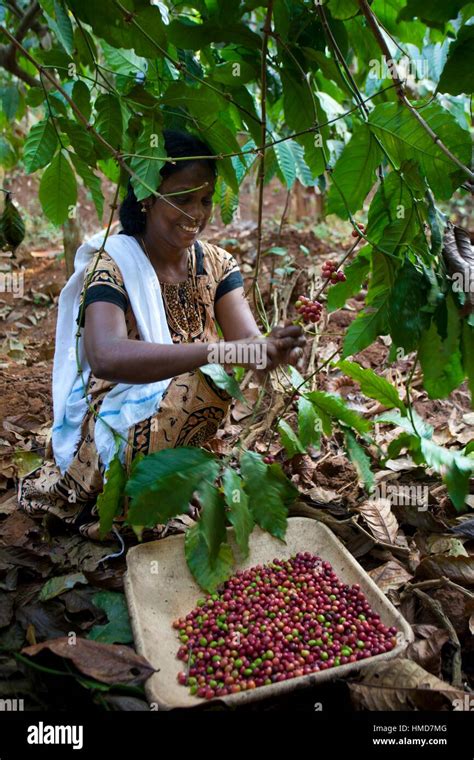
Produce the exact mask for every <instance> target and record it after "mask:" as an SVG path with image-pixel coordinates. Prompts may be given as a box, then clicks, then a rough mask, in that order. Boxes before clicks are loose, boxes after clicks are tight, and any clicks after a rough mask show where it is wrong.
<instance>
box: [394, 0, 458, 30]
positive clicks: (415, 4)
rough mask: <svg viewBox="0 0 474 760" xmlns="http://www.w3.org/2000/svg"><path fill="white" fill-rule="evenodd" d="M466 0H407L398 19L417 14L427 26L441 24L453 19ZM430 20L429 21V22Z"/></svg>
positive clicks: (412, 16) (410, 17)
mask: <svg viewBox="0 0 474 760" xmlns="http://www.w3.org/2000/svg"><path fill="white" fill-rule="evenodd" d="M464 5H466V0H443V2H442V3H440V2H438V0H428V1H427V0H407V2H406V5H405V7H404V8H402V10H401V11H400V13H399V16H398V18H399V19H412V18H414V17H415V16H417V17H418V18H419V19H420V20H421V21H424V22H425V23H427V24H428V25H429V26H433V25H440V24H441V25H443V24H444V23H445V22H446V21H449V20H450V19H455V18H456V16H457V15H458V13H459V11H460V10H461V8H462V7H463V6H464ZM430 22H431V23H430Z"/></svg>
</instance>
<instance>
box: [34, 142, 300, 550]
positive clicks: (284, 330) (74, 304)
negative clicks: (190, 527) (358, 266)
mask: <svg viewBox="0 0 474 760" xmlns="http://www.w3.org/2000/svg"><path fill="white" fill-rule="evenodd" d="M164 136H165V147H166V151H167V155H168V156H170V157H173V158H176V159H184V160H176V161H175V162H173V163H171V162H167V163H165V165H164V166H163V168H162V169H161V172H160V173H161V178H162V181H161V184H160V186H159V188H158V191H159V194H160V196H159V197H158V198H156V197H154V196H150V197H148V198H145V199H144V200H143V201H141V202H139V201H138V200H137V198H136V196H135V193H134V191H133V188H132V186H131V184H129V186H128V192H127V195H126V197H125V199H124V201H123V203H122V205H121V208H120V221H121V224H122V227H123V229H122V230H121V232H120V233H119V234H118V235H112V236H110V237H108V238H107V239H106V240H105V242H104V244H103V246H102V241H103V237H104V236H103V233H101V234H100V235H99V236H95V237H94V238H93V239H92V240H91V241H88V242H87V243H85V244H84V245H83V246H81V247H80V248H79V250H78V252H77V254H76V261H75V272H74V275H73V276H72V277H71V279H70V280H69V282H68V283H67V285H66V287H65V288H64V290H63V292H62V293H61V298H60V302H59V314H58V327H57V335H56V352H55V359H54V371H53V401H54V426H53V432H52V447H51V450H50V452H49V453H50V454H51V455H52V458H51V461H47V462H45V464H44V465H43V466H42V467H41V468H40V469H39V470H38V471H36V472H35V473H33V474H32V475H31V476H29V477H27V478H25V479H24V480H23V482H22V483H21V484H20V489H19V503H20V507H21V508H22V509H24V510H25V511H26V512H27V513H28V514H30V515H33V514H43V513H45V512H48V513H52V514H54V515H56V516H57V517H58V518H60V519H61V520H63V521H64V522H66V523H68V524H69V525H70V526H72V527H73V528H74V529H76V530H78V531H79V532H80V533H82V534H83V535H86V536H88V537H89V538H94V539H96V538H98V536H99V519H98V512H97V507H96V499H97V496H98V494H99V493H100V492H101V491H102V489H103V484H104V474H105V471H106V469H107V467H108V465H109V464H110V461H111V459H112V458H113V456H114V452H115V447H116V440H117V438H116V436H114V434H113V432H112V429H111V426H113V430H114V431H116V432H118V433H119V434H120V436H121V447H120V455H121V457H122V459H123V461H124V462H125V465H126V468H127V470H129V468H130V466H131V462H132V459H133V457H135V456H136V455H137V454H138V453H143V454H148V453H151V452H153V451H158V450H160V449H163V448H172V447H176V446H200V445H202V444H204V443H205V442H207V441H208V440H209V439H210V438H212V437H213V436H214V435H215V433H216V431H217V429H218V428H219V426H220V425H221V423H222V422H223V420H224V417H225V415H226V413H227V411H228V408H229V405H230V402H231V397H230V396H229V395H228V394H227V392H226V391H224V390H222V389H220V388H218V387H217V386H216V385H215V383H214V382H213V381H212V380H211V379H210V378H209V377H208V376H207V375H205V374H203V373H202V372H200V370H199V368H200V367H201V366H203V365H205V364H208V363H209V361H210V360H209V358H208V357H209V350H210V348H211V346H215V343H216V342H217V341H219V340H220V337H219V332H218V325H219V327H220V329H221V332H222V334H223V336H224V341H223V343H224V347H225V348H228V349H232V348H234V349H235V351H234V354H235V356H237V355H238V356H239V364H242V363H243V362H242V351H238V350H237V349H239V348H241V344H242V343H245V344H246V345H248V344H249V343H252V342H254V343H255V342H258V343H259V346H260V347H261V343H262V341H265V343H266V347H267V349H268V352H267V353H268V362H267V366H266V369H267V370H268V369H273V368H274V367H276V366H278V365H279V364H281V363H291V364H296V363H297V362H298V359H299V358H300V356H301V345H302V343H303V338H302V336H301V329H300V328H299V327H297V326H285V327H276V328H274V329H273V330H272V332H271V333H270V336H269V337H268V338H263V337H262V336H261V335H260V332H259V329H258V326H257V324H256V322H255V319H254V317H253V315H252V312H251V310H250V307H249V304H248V302H247V300H246V298H245V296H244V291H243V282H242V277H241V274H240V271H239V267H238V264H237V261H236V260H235V259H234V258H233V256H232V255H231V254H230V253H228V252H227V251H225V250H224V249H223V248H220V247H219V246H216V245H211V244H209V243H206V242H203V241H200V240H198V236H199V235H200V233H201V232H202V231H203V230H204V228H205V226H206V224H207V222H208V220H209V217H210V214H211V211H212V196H213V193H214V185H215V180H216V165H215V162H214V161H213V160H212V159H195V158H193V157H194V156H207V155H210V154H211V151H210V149H209V147H208V146H207V145H205V144H204V143H202V142H201V141H200V140H198V139H196V138H195V137H193V136H191V135H187V134H183V133H177V132H170V131H165V133H164ZM102 248H103V249H105V250H102ZM98 249H99V250H101V252H100V255H99V258H98V256H97V250H98ZM82 302H84V309H81V308H80V305H81V303H82ZM81 315H82V316H83V319H82V321H81V320H80V317H81ZM78 325H79V329H80V331H81V333H80V335H81V337H80V340H79V356H80V359H81V368H82V378H83V380H84V383H83V382H82V381H81V379H79V380H78V376H77V371H76V367H75V361H74V360H75V334H76V332H77V326H78ZM226 355H227V356H229V355H232V350H230V352H229V351H228V352H227V353H226ZM235 363H237V362H235ZM244 366H247V367H250V368H255V365H254V364H253V363H252V361H249V362H247V363H246V364H245V363H244ZM53 458H54V461H53ZM165 529H166V526H158V527H157V529H156V531H155V532H157V533H158V534H159V535H160V534H161V533H162V532H163V531H164V530H165Z"/></svg>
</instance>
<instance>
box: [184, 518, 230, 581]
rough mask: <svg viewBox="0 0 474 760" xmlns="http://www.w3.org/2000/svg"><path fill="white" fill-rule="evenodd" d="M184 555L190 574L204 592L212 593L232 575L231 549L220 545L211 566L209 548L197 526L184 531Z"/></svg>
mask: <svg viewBox="0 0 474 760" xmlns="http://www.w3.org/2000/svg"><path fill="white" fill-rule="evenodd" d="M184 553H185V556H186V562H187V563H188V567H189V570H190V572H191V574H192V575H193V577H194V579H195V580H196V582H197V583H198V584H199V585H200V587H201V588H202V589H204V591H208V592H209V593H212V592H213V591H215V590H216V588H217V587H218V586H219V585H220V584H221V583H223V582H224V581H226V580H227V579H228V578H229V577H230V575H231V574H232V569H233V562H234V557H233V554H232V549H231V548H230V546H229V545H228V544H221V546H220V549H219V554H218V555H217V558H216V560H215V562H214V564H211V561H210V556H209V548H208V546H207V543H206V539H205V538H204V536H203V535H202V532H201V530H200V526H199V524H198V525H194V526H193V527H192V528H188V530H187V531H186V536H185V540H184Z"/></svg>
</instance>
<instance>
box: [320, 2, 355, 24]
mask: <svg viewBox="0 0 474 760" xmlns="http://www.w3.org/2000/svg"><path fill="white" fill-rule="evenodd" d="M328 6H329V10H330V11H331V16H332V17H333V18H337V19H341V20H342V21H345V20H346V19H348V18H352V17H353V16H356V15H357V14H358V13H359V11H360V8H359V3H358V2H357V0H329V2H328Z"/></svg>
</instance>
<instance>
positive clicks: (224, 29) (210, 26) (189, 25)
mask: <svg viewBox="0 0 474 760" xmlns="http://www.w3.org/2000/svg"><path fill="white" fill-rule="evenodd" d="M168 32H169V37H170V41H171V42H172V44H173V45H175V46H176V47H178V48H183V49H185V50H202V49H203V48H205V47H207V45H209V43H210V42H230V43H233V44H234V45H242V46H243V47H247V48H249V49H250V50H255V49H257V48H259V47H260V45H261V41H260V37H259V36H258V35H257V34H255V32H252V31H251V29H249V27H248V26H246V25H245V24H242V23H230V24H229V23H223V24H222V25H221V24H219V23H217V22H215V21H211V20H209V21H206V23H203V24H198V23H196V22H194V21H191V20H190V19H185V18H181V19H175V20H174V21H172V22H171V24H170V25H169V27H168Z"/></svg>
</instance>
